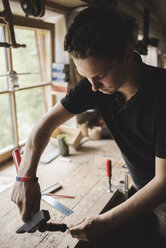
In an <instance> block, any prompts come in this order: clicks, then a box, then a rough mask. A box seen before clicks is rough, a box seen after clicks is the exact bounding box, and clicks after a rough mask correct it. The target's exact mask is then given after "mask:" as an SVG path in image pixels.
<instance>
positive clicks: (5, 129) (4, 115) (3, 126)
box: [0, 94, 13, 150]
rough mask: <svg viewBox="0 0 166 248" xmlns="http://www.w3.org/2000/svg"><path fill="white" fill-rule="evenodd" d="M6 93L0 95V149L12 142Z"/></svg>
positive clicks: (11, 128) (8, 103)
mask: <svg viewBox="0 0 166 248" xmlns="http://www.w3.org/2000/svg"><path fill="white" fill-rule="evenodd" d="M9 106H10V102H9V95H8V94H1V95H0V116H1V117H0V150H2V149H4V148H6V147H7V146H10V145H12V144H13V136H12V133H13V127H12V121H11V112H10V108H9Z"/></svg>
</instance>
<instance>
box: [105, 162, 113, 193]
mask: <svg viewBox="0 0 166 248" xmlns="http://www.w3.org/2000/svg"><path fill="white" fill-rule="evenodd" d="M106 173H107V177H108V192H111V177H112V162H111V160H110V159H107V162H106Z"/></svg>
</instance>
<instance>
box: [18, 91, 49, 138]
mask: <svg viewBox="0 0 166 248" xmlns="http://www.w3.org/2000/svg"><path fill="white" fill-rule="evenodd" d="M16 104H17V118H18V132H19V141H22V140H23V139H25V138H27V137H28V135H29V133H30V131H31V130H32V128H33V127H34V125H35V123H36V122H37V120H38V119H39V118H40V117H41V116H42V115H43V114H44V112H45V110H44V100H43V92H42V88H35V89H30V90H21V91H18V92H16Z"/></svg>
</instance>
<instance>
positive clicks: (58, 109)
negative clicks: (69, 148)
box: [18, 103, 74, 177]
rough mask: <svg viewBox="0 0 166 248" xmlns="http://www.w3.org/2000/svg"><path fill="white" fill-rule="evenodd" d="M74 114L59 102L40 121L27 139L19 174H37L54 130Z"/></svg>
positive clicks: (33, 175) (32, 175)
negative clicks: (39, 163)
mask: <svg viewBox="0 0 166 248" xmlns="http://www.w3.org/2000/svg"><path fill="white" fill-rule="evenodd" d="M73 116H74V115H73V114H71V113H69V112H68V111H67V110H65V109H64V107H63V106H62V105H61V104H60V103H58V104H57V105H56V106H55V107H54V108H52V109H51V110H50V111H49V112H48V113H46V114H45V115H44V116H43V117H42V118H41V119H40V120H39V121H38V123H37V124H36V125H35V127H34V128H33V130H32V132H31V134H30V136H29V138H28V140H27V143H26V146H25V151H24V154H23V157H22V161H21V166H20V168H19V170H18V176H31V177H35V176H36V170H37V166H38V162H39V159H40V156H41V154H42V152H43V151H44V149H45V147H46V145H47V144H48V142H49V139H50V136H51V134H52V132H53V131H54V129H55V128H56V127H58V126H59V125H61V124H62V123H63V122H65V121H67V120H68V119H70V118H71V117H73Z"/></svg>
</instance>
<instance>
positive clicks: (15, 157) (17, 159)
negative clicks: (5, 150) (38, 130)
mask: <svg viewBox="0 0 166 248" xmlns="http://www.w3.org/2000/svg"><path fill="white" fill-rule="evenodd" d="M12 156H13V160H14V164H15V167H16V172H18V168H19V166H20V163H21V154H20V150H19V149H18V148H16V149H15V150H14V151H13V152H12Z"/></svg>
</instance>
